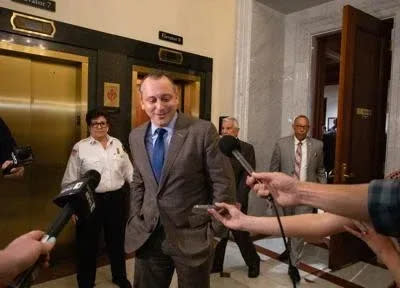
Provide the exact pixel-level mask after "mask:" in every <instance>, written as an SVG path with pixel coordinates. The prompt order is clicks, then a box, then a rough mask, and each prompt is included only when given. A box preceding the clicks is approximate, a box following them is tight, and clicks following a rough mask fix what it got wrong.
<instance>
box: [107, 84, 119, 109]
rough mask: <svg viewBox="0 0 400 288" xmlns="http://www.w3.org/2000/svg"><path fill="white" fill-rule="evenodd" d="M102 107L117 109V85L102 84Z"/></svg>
mask: <svg viewBox="0 0 400 288" xmlns="http://www.w3.org/2000/svg"><path fill="white" fill-rule="evenodd" d="M104 107H106V108H119V83H110V82H104Z"/></svg>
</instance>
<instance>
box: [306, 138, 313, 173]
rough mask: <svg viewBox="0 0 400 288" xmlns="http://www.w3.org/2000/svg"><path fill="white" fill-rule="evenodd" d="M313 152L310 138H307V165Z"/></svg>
mask: <svg viewBox="0 0 400 288" xmlns="http://www.w3.org/2000/svg"><path fill="white" fill-rule="evenodd" d="M312 153H313V145H312V142H311V139H310V138H307V167H308V166H310V165H309V164H310V161H311V157H312Z"/></svg>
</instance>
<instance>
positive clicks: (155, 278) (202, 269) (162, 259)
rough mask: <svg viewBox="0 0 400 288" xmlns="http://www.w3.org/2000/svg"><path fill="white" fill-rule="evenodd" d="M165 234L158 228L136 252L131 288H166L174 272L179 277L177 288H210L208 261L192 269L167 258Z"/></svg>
mask: <svg viewBox="0 0 400 288" xmlns="http://www.w3.org/2000/svg"><path fill="white" fill-rule="evenodd" d="M164 245H166V243H165V234H164V230H163V228H162V226H161V225H158V227H157V228H156V230H155V231H154V232H153V234H152V235H151V236H150V238H149V239H148V240H147V241H146V243H145V244H144V245H143V246H142V247H141V248H140V249H139V250H138V251H137V252H136V258H135V276H134V280H133V286H134V288H168V287H169V286H170V283H171V280H172V276H173V273H174V270H175V269H176V273H177V275H178V287H179V288H209V287H210V259H209V260H207V261H205V262H204V263H203V264H201V265H199V266H195V267H191V266H188V265H186V264H185V263H183V262H182V259H180V258H179V257H175V256H169V255H166V254H165V253H164V251H163V246H164Z"/></svg>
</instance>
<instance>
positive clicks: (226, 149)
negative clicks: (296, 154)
mask: <svg viewBox="0 0 400 288" xmlns="http://www.w3.org/2000/svg"><path fill="white" fill-rule="evenodd" d="M218 145H219V149H220V150H221V152H222V153H223V154H225V155H226V156H228V157H235V158H236V159H237V160H238V161H239V163H240V164H241V165H242V166H243V168H244V169H245V170H246V172H247V173H248V174H249V176H251V175H252V173H253V172H254V169H253V168H252V167H251V165H250V164H249V162H247V160H246V159H245V158H244V157H243V155H242V154H241V153H240V143H239V140H238V139H237V138H236V137H234V136H231V135H224V136H222V137H221V139H220V140H219V143H218ZM249 181H250V183H251V184H253V181H254V183H255V182H257V184H256V185H259V186H258V187H259V188H261V185H262V188H263V189H260V190H263V191H265V190H266V189H265V187H264V185H265V184H264V183H263V182H262V181H261V180H260V179H257V178H254V180H249ZM267 191H268V190H267ZM258 194H261V193H258ZM261 195H262V196H265V197H266V198H267V199H268V200H269V201H270V202H271V203H272V206H273V208H274V211H275V214H276V217H277V220H278V223H279V228H280V231H281V235H282V240H283V243H284V245H285V248H286V249H287V250H288V251H289V248H288V244H287V241H286V237H285V231H284V230H283V226H282V223H281V220H280V217H279V213H278V209H277V207H276V205H275V201H274V198H273V197H272V195H271V194H270V193H265V194H261ZM228 212H232V213H233V212H235V213H236V212H237V211H234V209H233V208H231V210H228ZM210 213H211V211H210ZM212 214H213V215H214V213H212ZM235 215H236V214H235ZM233 216H234V215H231V217H233ZM236 216H237V217H239V216H240V215H236ZM214 217H215V215H214ZM225 218H226V217H225ZM217 219H218V218H217ZM221 219H223V217H221ZM289 276H290V279H291V280H292V283H293V286H294V287H296V283H297V282H299V281H300V279H301V278H300V274H299V272H298V270H297V269H296V267H295V266H294V265H293V264H292V262H291V260H290V257H289Z"/></svg>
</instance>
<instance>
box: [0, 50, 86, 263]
mask: <svg viewBox="0 0 400 288" xmlns="http://www.w3.org/2000/svg"><path fill="white" fill-rule="evenodd" d="M80 74H81V71H80V68H79V66H76V65H74V64H70V63H68V62H65V61H64V62H62V61H58V60H49V59H48V58H39V57H37V56H30V55H28V56H25V55H23V54H20V55H10V54H1V50H0V117H2V118H3V120H4V121H5V122H6V123H7V125H8V126H9V128H10V130H11V132H12V134H13V136H14V138H15V140H16V142H17V144H18V145H30V146H32V150H33V153H34V162H33V164H32V165H31V166H29V167H27V168H26V169H25V175H24V177H23V179H18V180H7V179H3V178H0V199H1V203H2V205H1V206H2V209H0V231H1V234H0V247H4V246H5V245H6V244H7V243H8V242H10V241H11V240H12V239H13V238H15V237H17V236H18V235H20V234H22V233H25V232H27V231H29V230H32V229H41V230H46V229H47V228H48V225H49V224H50V222H51V221H52V220H53V219H54V218H55V216H56V214H57V213H58V211H59V208H58V207H56V206H55V205H54V204H53V203H52V199H53V198H54V197H55V195H57V194H58V193H59V191H60V183H61V179H62V176H63V173H64V169H65V165H66V163H67V161H68V157H69V154H70V151H71V148H72V145H73V144H74V143H75V142H76V141H77V140H78V139H79V137H80V127H79V125H80V123H79V121H77V119H78V118H77V116H78V115H80V104H81V102H80V100H81V99H80V95H81V93H80V89H81V88H80V87H81V85H80V81H81V80H80V79H81V75H80ZM73 242H74V232H73V227H72V225H68V226H67V227H66V229H65V230H64V231H63V233H62V234H61V235H60V237H59V238H58V239H57V247H58V248H57V249H56V251H55V255H54V256H55V257H56V258H59V257H64V256H67V255H68V254H69V255H70V254H71V251H72V249H73V247H72V245H73ZM60 246H61V247H60Z"/></svg>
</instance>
